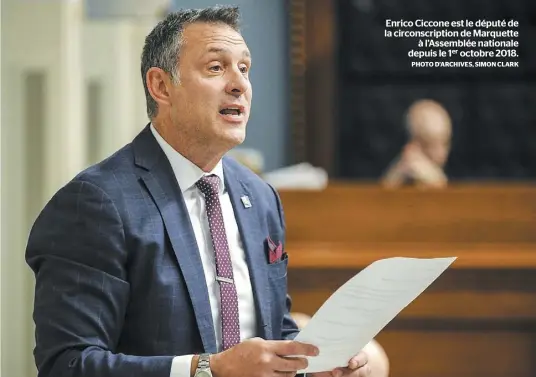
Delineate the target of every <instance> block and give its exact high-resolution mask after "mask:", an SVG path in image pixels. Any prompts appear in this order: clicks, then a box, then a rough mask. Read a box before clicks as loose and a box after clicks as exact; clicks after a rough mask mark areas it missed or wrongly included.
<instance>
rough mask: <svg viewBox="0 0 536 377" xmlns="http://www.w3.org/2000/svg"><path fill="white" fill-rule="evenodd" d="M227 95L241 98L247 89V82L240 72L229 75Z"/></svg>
mask: <svg viewBox="0 0 536 377" xmlns="http://www.w3.org/2000/svg"><path fill="white" fill-rule="evenodd" d="M226 89H227V93H229V94H232V95H234V96H237V97H238V96H241V95H242V94H244V93H245V92H247V91H248V89H249V80H248V79H247V77H245V76H244V74H243V73H242V72H241V71H240V70H236V72H235V71H233V72H232V74H230V77H229V81H228V83H227V88H226Z"/></svg>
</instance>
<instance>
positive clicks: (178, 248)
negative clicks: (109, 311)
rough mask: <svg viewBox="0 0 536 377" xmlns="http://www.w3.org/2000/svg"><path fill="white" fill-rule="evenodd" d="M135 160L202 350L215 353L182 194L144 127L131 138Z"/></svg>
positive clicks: (202, 279) (203, 285)
mask: <svg viewBox="0 0 536 377" xmlns="http://www.w3.org/2000/svg"><path fill="white" fill-rule="evenodd" d="M133 144H134V152H135V163H136V165H138V166H139V167H142V168H143V171H142V173H141V174H140V178H141V180H142V181H143V183H144V184H145V186H146V187H147V189H148V190H149V192H150V194H151V196H152V197H153V199H154V201H155V203H156V205H157V207H158V209H159V211H160V213H161V215H162V218H163V220H164V224H165V226H166V229H167V233H168V235H169V238H170V240H171V245H172V247H173V251H174V254H175V256H176V258H177V261H178V263H179V267H180V269H181V272H182V274H183V276H184V279H185V280H186V286H187V288H188V293H189V294H190V299H191V301H192V306H193V309H194V313H195V318H196V321H197V326H198V328H199V332H200V335H201V340H202V342H203V347H204V349H205V352H210V353H215V352H217V350H216V336H215V334H214V324H213V321H212V314H211V309H210V301H209V297H208V290H207V285H206V281H205V273H204V271H203V265H202V262H201V257H200V256H199V249H198V246H197V241H196V239H195V234H194V231H193V228H192V224H191V222H190V217H189V215H188V211H187V209H186V206H185V204H184V200H183V197H182V193H181V191H180V188H179V185H178V184H177V181H176V179H175V175H174V173H173V170H172V168H171V165H170V164H169V161H168V159H167V158H166V155H165V154H164V152H163V151H162V149H161V148H160V146H159V145H158V143H157V141H156V140H155V139H154V137H153V135H152V134H151V131H150V129H149V128H148V127H147V128H146V129H145V130H144V131H142V133H140V135H139V136H138V137H137V138H136V139H135V140H134V143H133Z"/></svg>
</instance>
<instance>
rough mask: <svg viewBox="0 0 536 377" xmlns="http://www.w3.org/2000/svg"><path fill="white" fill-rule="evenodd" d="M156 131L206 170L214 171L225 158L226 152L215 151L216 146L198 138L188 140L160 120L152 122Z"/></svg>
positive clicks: (175, 148)
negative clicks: (210, 145)
mask: <svg viewBox="0 0 536 377" xmlns="http://www.w3.org/2000/svg"><path fill="white" fill-rule="evenodd" d="M152 124H153V126H154V128H155V129H156V131H157V132H158V133H159V134H160V136H162V138H163V139H164V140H165V141H166V142H167V143H168V144H169V145H170V146H171V147H172V148H173V149H174V150H175V151H177V152H178V153H180V154H181V155H182V156H183V157H185V158H186V159H188V160H189V161H191V162H192V163H193V164H194V165H196V166H197V167H199V169H201V170H203V171H204V172H207V173H208V172H210V171H212V170H213V169H214V168H215V167H216V165H217V164H218V162H219V161H220V160H221V159H222V158H223V155H224V154H225V152H223V153H222V152H219V151H215V150H214V148H210V147H207V145H206V143H200V142H199V141H198V140H186V139H185V138H184V137H180V133H178V132H176V131H175V130H173V128H172V127H166V126H163V125H162V124H159V123H158V122H155V121H153V122H152Z"/></svg>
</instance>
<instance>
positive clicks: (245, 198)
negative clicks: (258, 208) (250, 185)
mask: <svg viewBox="0 0 536 377" xmlns="http://www.w3.org/2000/svg"><path fill="white" fill-rule="evenodd" d="M240 200H241V201H242V204H243V205H244V208H250V207H251V202H250V201H249V197H248V196H247V195H244V196H242V197H240Z"/></svg>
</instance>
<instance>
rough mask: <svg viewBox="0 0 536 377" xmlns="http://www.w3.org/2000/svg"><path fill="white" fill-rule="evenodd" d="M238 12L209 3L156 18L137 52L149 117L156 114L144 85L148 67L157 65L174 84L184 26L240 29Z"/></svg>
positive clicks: (154, 106)
mask: <svg viewBox="0 0 536 377" xmlns="http://www.w3.org/2000/svg"><path fill="white" fill-rule="evenodd" d="M239 19H240V11H239V9H238V7H235V6H213V7H208V8H204V9H185V10H179V11H177V12H172V13H170V14H168V15H167V16H166V18H165V19H164V20H162V21H160V22H159V23H158V24H157V25H156V26H155V28H154V29H153V30H152V31H151V33H149V35H148V36H147V37H146V38H145V45H144V46H143V52H142V55H141V77H142V81H143V88H144V89H145V99H146V102H147V116H148V117H149V119H153V118H154V117H155V116H156V115H157V113H158V104H157V103H156V101H155V100H154V99H153V97H151V94H150V93H149V90H148V88H147V82H146V75H147V71H149V69H150V68H151V67H158V68H161V69H162V70H163V71H164V72H167V73H168V74H170V75H171V78H172V80H173V83H175V84H178V82H179V75H178V63H179V53H180V48H181V44H182V32H183V30H184V27H185V26H186V25H188V24H191V23H194V22H205V23H222V24H225V25H228V26H230V27H232V28H233V29H234V30H236V31H238V32H240V29H239Z"/></svg>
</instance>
